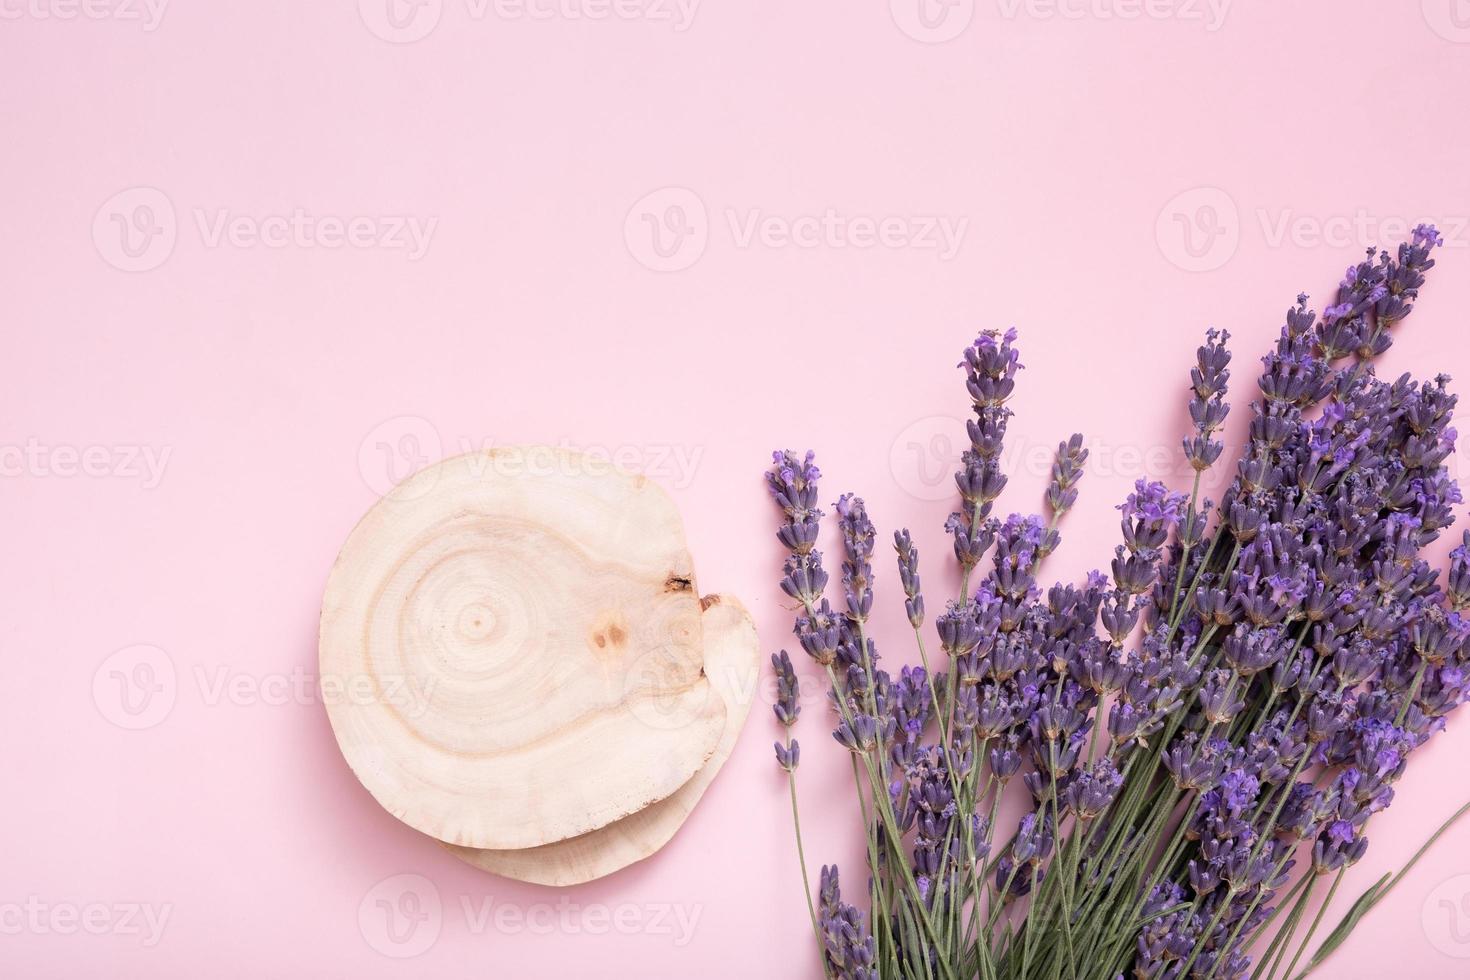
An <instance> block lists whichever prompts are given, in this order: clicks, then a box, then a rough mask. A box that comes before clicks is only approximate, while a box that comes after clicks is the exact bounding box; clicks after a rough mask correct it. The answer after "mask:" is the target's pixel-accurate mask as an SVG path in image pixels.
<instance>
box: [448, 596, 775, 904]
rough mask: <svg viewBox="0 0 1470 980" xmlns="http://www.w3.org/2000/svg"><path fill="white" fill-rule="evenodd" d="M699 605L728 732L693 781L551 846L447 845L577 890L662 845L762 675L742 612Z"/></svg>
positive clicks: (729, 604) (735, 731)
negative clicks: (487, 847) (510, 848)
mask: <svg viewBox="0 0 1470 980" xmlns="http://www.w3.org/2000/svg"><path fill="white" fill-rule="evenodd" d="M704 601H705V604H706V607H707V608H706V609H705V612H704V672H705V674H706V675H707V676H708V677H709V679H710V682H711V684H713V686H714V689H715V691H716V693H717V694H718V695H719V697H720V700H722V701H723V702H724V704H725V730H724V733H723V734H722V735H721V736H720V744H719V745H718V746H716V748H715V752H714V755H712V756H710V758H709V761H708V762H706V763H705V764H704V767H703V768H702V769H700V770H699V772H697V773H695V774H694V778H693V779H691V780H689V782H687V783H685V784H684V785H683V786H682V787H680V788H679V791H678V792H676V793H674V794H673V795H672V796H670V797H668V798H667V799H663V800H660V801H658V802H657V803H652V804H649V805H648V806H647V807H645V808H644V809H642V810H639V811H638V812H637V813H634V814H630V815H628V816H626V817H623V818H622V819H621V820H617V821H614V822H613V823H610V824H608V825H607V826H606V827H603V828H601V829H600V830H594V831H592V832H591V833H590V834H583V835H581V836H580V837H571V838H568V839H567V840H563V841H558V842H557V843H555V844H546V845H544V846H542V847H528V848H524V849H522V850H516V851H494V850H482V849H476V848H472V847H457V846H455V845H453V844H445V845H444V847H445V848H447V849H448V850H449V851H450V853H452V854H454V855H455V856H456V857H458V858H460V859H462V860H464V861H468V862H469V863H470V864H473V865H474V866H475V867H477V868H481V869H483V870H485V871H493V872H494V873H495V874H498V875H503V876H504V877H507V878H514V879H516V880H518V881H529V882H534V883H535V884H538V885H580V884H582V883H583V882H587V881H591V880H593V879H594V878H601V877H603V876H605V875H610V874H612V873H613V872H614V871H620V870H622V869H623V868H626V867H627V866H628V865H630V864H633V863H635V862H638V861H641V860H643V859H644V858H646V857H648V856H649V855H650V854H653V853H654V852H655V851H657V850H658V849H659V848H661V847H663V846H664V845H665V844H667V843H668V842H669V840H670V839H672V838H673V836H674V834H675V833H676V832H677V831H678V829H679V828H680V827H681V826H683V824H684V821H685V819H687V818H688V816H689V814H690V812H691V811H693V809H694V805H695V804H696V803H698V802H699V800H700V797H702V796H703V795H704V791H705V790H706V789H707V788H708V787H709V784H710V783H712V782H713V781H714V778H715V776H716V775H717V774H718V773H719V771H720V767H721V766H722V765H724V763H725V760H726V759H727V758H729V756H730V752H731V751H732V750H733V749H734V748H735V742H736V739H737V738H738V737H739V735H740V729H741V727H742V726H743V725H744V724H745V716H746V715H747V714H748V713H749V710H750V704H751V701H752V700H754V697H755V691H756V684H757V682H758V678H759V672H760V641H759V640H758V639H757V638H756V634H755V624H754V623H753V622H752V621H751V618H750V614H749V613H748V612H746V610H745V607H744V606H742V605H741V604H740V601H739V600H738V599H735V598H733V597H730V596H709V597H707V598H706V599H705V600H704Z"/></svg>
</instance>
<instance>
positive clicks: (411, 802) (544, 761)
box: [320, 446, 759, 885]
mask: <svg viewBox="0 0 1470 980" xmlns="http://www.w3.org/2000/svg"><path fill="white" fill-rule="evenodd" d="M757 647H758V643H757V640H756V635H755V629H754V626H753V625H752V623H751V620H750V616H749V614H748V613H747V612H746V611H745V609H744V607H743V606H741V605H740V603H739V602H738V601H737V600H734V599H732V598H729V597H721V596H707V597H705V598H704V599H701V598H700V597H699V593H698V591H697V588H696V585H695V578H694V566H693V562H692V560H691V558H690V556H689V553H688V550H687V548H686V546H685V541H684V531H683V525H682V522H681V521H680V519H679V514H678V511H677V510H676V508H675V507H674V505H673V502H672V501H671V500H670V499H669V497H668V496H667V495H666V494H665V493H664V492H663V491H662V490H661V489H659V488H658V487H657V486H656V485H655V484H653V483H652V482H650V481H649V480H647V479H645V478H643V477H641V476H636V475H633V474H629V473H626V472H624V471H622V470H618V469H616V468H614V467H612V466H611V465H609V464H606V463H603V462H601V461H599V460H597V459H595V458H592V457H589V456H586V455H584V454H581V453H577V452H573V451H569V450H564V449H555V448H551V447H543V446H536V447H524V448H515V449H496V450H490V451H486V452H482V453H474V454H470V455H465V456H458V457H455V458H453V459H449V460H445V461H444V462H442V463H439V464H437V465H435V466H432V467H429V468H427V469H425V470H422V471H420V472H419V473H417V474H415V475H414V476H412V477H410V478H409V479H408V480H407V481H405V482H404V483H402V484H401V485H399V486H398V487H397V488H396V489H395V490H394V491H393V492H392V493H390V494H389V495H388V496H386V497H384V498H383V499H382V500H380V501H379V502H378V503H377V504H376V505H375V506H374V507H373V508H372V510H370V511H369V512H368V514H367V516H365V517H364V518H363V519H362V521H361V522H360V523H359V524H358V526H357V527H356V528H355V529H354V530H353V532H352V534H351V535H350V536H349V537H348V539H347V543H346V544H345V545H344V546H343V548H342V552H341V554H340V555H339V556H338V559H337V563H336V565H335V566H334V567H333V569H332V572H331V575H330V577H329V579H328V582H327V589H326V595H325V598H324V599H323V602H322V620H321V637H320V658H321V685H322V693H323V700H324V701H325V702H326V705H327V713H328V716H329V718H330V719H331V724H332V729H333V731H334V732H335V733H336V736H337V743H338V745H339V746H340V747H341V749H342V754H343V755H344V756H345V757H346V759H347V763H348V765H349V766H350V767H351V768H352V770H353V772H354V773H355V774H356V775H357V777H358V779H359V780H361V782H362V783H363V785H364V786H365V787H366V788H367V789H368V791H369V792H370V793H372V795H373V796H374V797H375V798H376V799H377V800H378V802H379V803H380V804H382V805H383V807H384V808H385V809H387V810H388V812H390V813H392V814H393V815H394V816H396V817H397V818H398V819H400V820H402V821H403V822H404V823H406V824H408V825H409V826H411V827H413V828H415V829H416V830H419V831H422V832H423V833H425V834H428V835H429V836H431V837H434V838H436V839H437V840H439V841H440V842H442V843H443V844H444V845H445V846H446V847H448V848H449V850H450V851H451V852H452V853H454V854H455V855H456V856H458V857H460V858H462V859H463V860H465V861H468V862H469V863H471V864H474V865H475V866H477V867H480V868H483V869H485V870H487V871H493V872H495V873H497V874H501V875H505V876H507V877H511V878H517V879H520V880H524V881H534V882H539V883H543V884H552V885H569V884H576V883H579V882H583V881H589V880H591V879H593V878H598V877H601V876H603V875H607V874H611V873H612V872H614V871H617V870H619V869H620V868H623V867H626V866H627V865H629V864H632V863H633V862H635V861H638V860H641V859H642V858H645V857H647V856H648V855H650V854H652V853H654V852H655V851H656V850H658V849H659V848H660V847H662V846H663V845H664V844H665V843H667V842H668V841H669V839H670V838H671V837H672V836H673V835H674V833H675V832H676V831H677V830H678V829H679V827H680V826H681V825H682V824H683V822H684V820H685V818H686V817H688V815H689V813H690V811H691V810H692V809H693V807H694V805H695V803H697V802H698V801H699V798H700V796H702V795H703V793H704V791H705V789H706V788H707V787H708V786H709V784H710V782H711V781H712V780H713V779H714V777H715V775H716V773H717V772H718V771H719V768H720V766H721V765H722V764H723V763H724V760H725V759H726V757H728V755H729V753H730V751H731V749H732V748H733V747H734V743H735V739H736V736H737V735H738V734H739V731H740V728H741V725H742V724H743V722H744V719H745V716H746V713H747V709H748V707H749V705H750V702H751V700H752V698H753V694H754V689H755V683H756V675H757V662H758V659H759V655H758V649H757Z"/></svg>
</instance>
